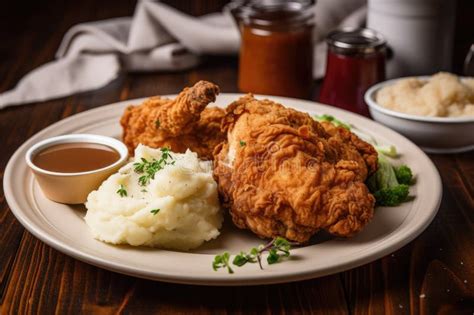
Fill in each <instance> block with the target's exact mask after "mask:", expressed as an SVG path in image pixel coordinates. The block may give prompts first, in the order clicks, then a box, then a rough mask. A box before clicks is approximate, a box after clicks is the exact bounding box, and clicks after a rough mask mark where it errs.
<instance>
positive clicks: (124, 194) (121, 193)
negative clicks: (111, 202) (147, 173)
mask: <svg viewBox="0 0 474 315" xmlns="http://www.w3.org/2000/svg"><path fill="white" fill-rule="evenodd" d="M117 194H119V196H120V197H127V190H126V189H125V186H124V185H122V184H120V186H119V189H118V190H117Z"/></svg>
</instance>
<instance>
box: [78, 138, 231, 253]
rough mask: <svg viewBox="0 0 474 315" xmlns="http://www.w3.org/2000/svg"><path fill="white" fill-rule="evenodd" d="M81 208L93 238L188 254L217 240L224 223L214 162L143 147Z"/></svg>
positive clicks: (89, 197) (187, 153)
mask: <svg viewBox="0 0 474 315" xmlns="http://www.w3.org/2000/svg"><path fill="white" fill-rule="evenodd" d="M85 205H86V208H87V214H86V216H85V221H86V223H87V225H88V226H89V227H90V229H91V231H92V234H93V236H94V238H96V239H98V240H100V241H104V242H107V243H111V244H129V245H132V246H141V245H143V246H151V247H160V248H167V249H178V250H189V249H193V248H196V247H198V246H200V245H201V244H202V243H204V242H205V241H209V240H211V239H214V238H216V237H217V236H218V235H219V229H220V228H221V226H222V220H223V216H222V212H221V209H220V206H219V199H218V194H217V183H216V182H215V181H214V179H213V177H212V162H210V161H201V160H200V159H199V158H198V156H197V154H196V153H194V152H191V151H189V150H188V151H186V152H185V153H183V154H179V153H173V152H171V151H169V150H167V149H163V148H162V149H152V148H149V147H146V146H144V145H139V146H138V147H137V148H136V150H135V157H134V158H133V159H132V160H131V161H130V162H129V163H128V164H126V165H125V166H124V167H122V168H121V169H120V170H119V171H118V173H116V174H113V175H112V176H110V177H109V178H108V179H107V180H106V181H104V182H103V183H102V185H101V186H100V187H99V189H98V190H95V191H93V192H91V193H90V194H89V196H88V198H87V202H86V204H85Z"/></svg>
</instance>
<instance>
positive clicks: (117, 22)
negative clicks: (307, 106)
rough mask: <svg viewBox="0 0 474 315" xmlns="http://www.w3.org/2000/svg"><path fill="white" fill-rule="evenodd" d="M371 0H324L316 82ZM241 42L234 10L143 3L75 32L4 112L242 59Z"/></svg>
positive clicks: (4, 97)
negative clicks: (128, 79)
mask: <svg viewBox="0 0 474 315" xmlns="http://www.w3.org/2000/svg"><path fill="white" fill-rule="evenodd" d="M365 2H366V1H365V0H319V1H318V2H317V5H316V6H315V7H314V10H315V21H316V24H317V26H316V32H315V40H316V49H315V63H314V64H315V68H314V75H315V77H316V78H319V77H322V76H323V75H324V70H325V62H326V47H325V44H324V37H325V36H326V34H327V33H328V32H329V31H331V30H332V29H334V28H336V27H338V26H341V25H345V26H347V25H351V26H360V25H362V24H363V23H364V20H365V15H366V9H365ZM239 44H240V36H239V33H238V30H237V27H236V25H235V23H234V21H233V19H232V17H231V15H230V13H229V12H228V10H227V9H224V11H223V12H222V13H213V14H209V15H205V16H202V17H199V18H196V17H192V16H189V15H186V14H183V13H182V12H179V11H177V10H175V9H173V8H171V7H169V6H167V5H165V4H163V3H160V2H157V1H152V0H141V1H139V2H138V3H137V7H136V9H135V13H134V15H133V17H123V18H115V19H109V20H103V21H97V22H91V23H83V24H79V25H76V26H74V27H72V28H71V29H70V30H69V31H68V32H67V33H66V35H65V36H64V38H63V40H62V42H61V45H60V46H59V49H58V51H57V53H56V58H55V60H53V61H51V62H49V63H46V64H44V65H42V66H40V67H39V68H37V69H35V70H33V71H31V72H30V73H28V74H27V75H25V76H24V77H23V78H22V79H21V80H20V82H18V84H17V86H16V87H15V88H14V89H12V90H10V91H6V92H4V93H2V94H0V109H2V108H4V107H7V106H10V105H19V104H24V103H30V102H39V101H45V100H49V99H53V98H58V97H63V96H67V95H71V94H74V93H77V92H82V91H89V90H93V89H98V88H101V87H103V86H105V85H107V84H108V83H109V82H111V81H112V80H114V79H115V78H116V77H117V76H118V75H119V73H120V71H126V72H127V71H163V70H166V71H173V70H183V69H188V68H192V67H194V66H196V65H197V64H199V62H200V58H199V56H200V55H203V54H213V55H234V54H238V51H239Z"/></svg>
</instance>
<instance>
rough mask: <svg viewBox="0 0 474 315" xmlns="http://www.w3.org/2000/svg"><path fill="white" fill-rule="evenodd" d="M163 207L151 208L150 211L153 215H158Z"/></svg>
mask: <svg viewBox="0 0 474 315" xmlns="http://www.w3.org/2000/svg"><path fill="white" fill-rule="evenodd" d="M160 210H161V209H153V210H150V213H153V215H157V214H158V212H160Z"/></svg>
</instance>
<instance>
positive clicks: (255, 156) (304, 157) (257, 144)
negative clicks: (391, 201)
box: [214, 95, 377, 242]
mask: <svg viewBox="0 0 474 315" xmlns="http://www.w3.org/2000/svg"><path fill="white" fill-rule="evenodd" d="M222 126H223V130H224V131H225V132H226V133H227V139H226V141H225V142H223V143H221V144H219V145H218V146H217V147H216V149H215V151H214V159H215V162H214V163H215V169H214V176H215V178H216V179H217V181H218V184H219V191H220V194H221V196H222V200H223V202H224V205H225V206H226V207H227V208H229V210H230V213H231V216H232V219H233V221H234V223H235V224H236V225H237V226H238V227H240V228H248V229H250V230H252V231H253V232H254V233H256V234H257V235H259V236H260V237H264V238H271V237H275V236H283V237H285V238H287V239H289V240H293V241H297V242H306V241H308V239H309V238H310V237H311V236H312V235H314V234H315V233H316V232H317V231H319V230H320V229H325V230H327V231H329V232H330V233H332V234H334V235H338V236H351V235H354V234H355V233H357V232H359V231H360V230H361V229H362V228H363V227H364V226H365V225H366V224H367V223H368V222H369V221H370V220H371V218H372V216H373V211H374V202H375V200H374V197H373V196H372V195H371V194H370V193H369V191H368V189H367V187H366V186H365V184H364V181H365V179H366V178H367V176H368V174H371V173H372V172H374V171H375V170H376V167H377V153H376V151H375V150H374V148H373V147H372V146H371V145H369V144H367V143H365V142H364V141H362V140H360V139H359V138H358V137H357V136H355V135H354V134H352V133H351V132H350V131H348V130H345V129H343V128H336V127H333V126H332V125H324V127H323V125H322V124H320V123H318V122H316V121H314V120H313V119H312V118H311V117H310V116H309V115H308V114H305V113H302V112H298V111H296V110H292V109H289V108H285V107H283V106H282V105H279V104H276V103H273V102H271V101H269V100H263V101H259V100H256V99H254V98H253V97H252V96H251V95H247V96H245V97H242V98H241V99H239V100H237V101H236V102H234V103H232V104H231V105H229V107H228V108H227V114H226V116H225V117H224V120H223V124H222Z"/></svg>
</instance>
